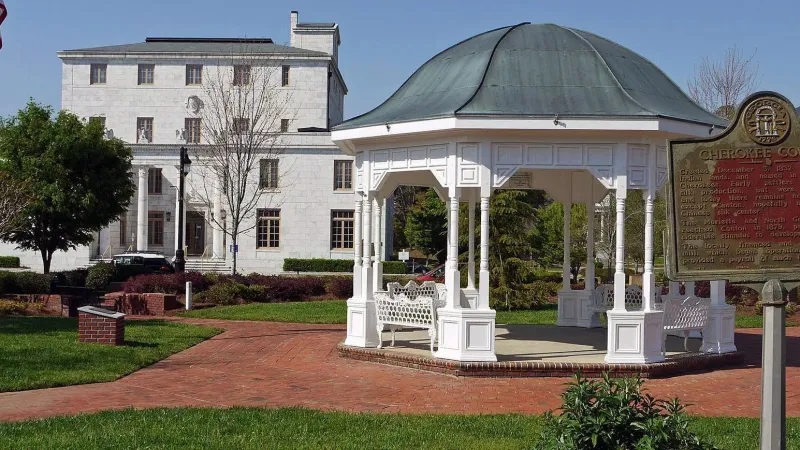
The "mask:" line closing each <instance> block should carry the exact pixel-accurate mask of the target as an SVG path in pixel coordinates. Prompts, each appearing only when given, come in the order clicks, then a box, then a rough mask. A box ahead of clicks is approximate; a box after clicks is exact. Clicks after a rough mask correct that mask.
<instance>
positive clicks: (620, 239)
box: [614, 189, 627, 311]
mask: <svg viewBox="0 0 800 450" xmlns="http://www.w3.org/2000/svg"><path fill="white" fill-rule="evenodd" d="M616 195H617V235H616V238H617V243H616V244H617V249H616V250H617V251H616V259H617V264H616V270H615V272H614V310H615V311H624V310H625V283H626V281H627V280H626V276H625V191H624V190H623V191H621V190H620V189H617V192H616Z"/></svg>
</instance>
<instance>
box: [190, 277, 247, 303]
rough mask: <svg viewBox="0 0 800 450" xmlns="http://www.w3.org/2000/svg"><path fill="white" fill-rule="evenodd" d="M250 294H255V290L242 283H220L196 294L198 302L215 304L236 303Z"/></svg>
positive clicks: (195, 297) (195, 298)
mask: <svg viewBox="0 0 800 450" xmlns="http://www.w3.org/2000/svg"><path fill="white" fill-rule="evenodd" d="M250 295H255V290H250V288H248V287H247V286H245V285H244V284H241V283H234V282H225V283H218V284H215V285H213V286H211V287H210V288H208V289H207V290H205V291H203V292H200V293H199V294H197V295H195V296H194V300H195V301H196V302H198V303H200V302H202V303H213V304H215V305H235V304H238V303H240V302H241V301H242V300H244V299H245V298H247V297H248V296H250Z"/></svg>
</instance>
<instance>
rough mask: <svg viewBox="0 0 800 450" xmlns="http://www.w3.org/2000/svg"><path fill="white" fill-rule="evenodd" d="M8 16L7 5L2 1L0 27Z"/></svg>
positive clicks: (1, 37)
mask: <svg viewBox="0 0 800 450" xmlns="http://www.w3.org/2000/svg"><path fill="white" fill-rule="evenodd" d="M7 15H8V10H7V9H6V4H5V2H4V1H3V0H0V25H2V24H3V21H4V20H6V16H7ZM0 48H3V36H0Z"/></svg>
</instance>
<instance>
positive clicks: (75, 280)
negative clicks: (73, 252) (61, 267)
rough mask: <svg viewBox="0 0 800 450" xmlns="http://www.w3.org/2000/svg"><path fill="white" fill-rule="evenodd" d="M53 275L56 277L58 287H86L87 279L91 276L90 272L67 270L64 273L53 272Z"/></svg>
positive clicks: (85, 270) (86, 270)
mask: <svg viewBox="0 0 800 450" xmlns="http://www.w3.org/2000/svg"><path fill="white" fill-rule="evenodd" d="M51 275H53V277H55V283H56V285H57V286H70V287H85V286H86V277H87V276H89V270H88V269H74V270H65V271H63V272H51Z"/></svg>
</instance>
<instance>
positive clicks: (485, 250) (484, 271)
mask: <svg viewBox="0 0 800 450" xmlns="http://www.w3.org/2000/svg"><path fill="white" fill-rule="evenodd" d="M479 277H480V278H479V282H480V283H479V286H478V292H479V294H478V309H489V197H481V266H480V274H479Z"/></svg>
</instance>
